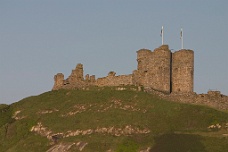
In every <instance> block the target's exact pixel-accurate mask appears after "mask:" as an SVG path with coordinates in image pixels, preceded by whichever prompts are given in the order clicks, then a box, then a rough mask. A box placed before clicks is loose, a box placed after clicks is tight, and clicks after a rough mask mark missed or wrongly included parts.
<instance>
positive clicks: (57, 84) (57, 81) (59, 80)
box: [52, 73, 64, 90]
mask: <svg viewBox="0 0 228 152" xmlns="http://www.w3.org/2000/svg"><path fill="white" fill-rule="evenodd" d="M63 85H64V75H63V74H62V73H57V74H56V75H55V76H54V86H53V88H52V90H58V89H61V88H62V87H63Z"/></svg>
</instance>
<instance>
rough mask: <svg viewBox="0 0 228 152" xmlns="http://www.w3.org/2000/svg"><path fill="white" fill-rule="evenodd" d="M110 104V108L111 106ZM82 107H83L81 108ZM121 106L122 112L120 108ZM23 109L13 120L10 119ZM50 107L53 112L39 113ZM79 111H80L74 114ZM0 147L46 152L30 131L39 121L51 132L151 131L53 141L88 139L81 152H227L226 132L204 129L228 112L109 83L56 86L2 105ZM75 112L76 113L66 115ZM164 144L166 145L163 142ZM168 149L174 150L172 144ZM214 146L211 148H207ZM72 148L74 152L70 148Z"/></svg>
mask: <svg viewBox="0 0 228 152" xmlns="http://www.w3.org/2000/svg"><path fill="white" fill-rule="evenodd" d="M110 106H111V107H110ZM79 107H83V108H84V109H80V108H79ZM124 108H125V110H124ZM105 109H106V110H105ZM16 111H21V112H20V113H18V114H17V117H19V118H20V117H22V118H23V119H21V120H14V119H12V118H11V117H12V116H13V114H14V113H15V112H16ZM45 111H46V112H47V111H52V113H45V114H44V113H43V114H42V112H45ZM77 111H78V113H76V112H77ZM0 112H1V115H0V120H1V121H0V137H1V138H0V147H1V148H0V151H7V150H8V151H17V150H18V149H21V151H23V149H28V150H29V151H45V150H47V149H48V148H50V147H51V146H50V145H49V144H50V141H48V140H47V138H45V137H42V136H40V135H37V134H35V133H34V132H30V131H29V130H30V129H31V128H32V126H34V125H36V124H37V123H38V122H41V123H42V124H43V125H44V126H45V127H47V128H48V129H50V130H52V132H53V133H58V132H63V133H66V132H67V131H69V130H74V131H75V130H77V129H80V130H86V129H94V130H95V129H96V128H98V127H99V128H102V127H112V126H114V127H116V128H124V127H125V126H127V125H131V126H133V127H135V128H139V129H144V128H148V129H149V130H150V131H151V132H150V133H149V134H133V135H130V136H119V137H116V136H113V135H111V134H99V133H93V134H91V135H84V136H82V135H79V136H74V137H68V138H60V139H58V141H57V143H73V142H79V141H83V142H87V143H88V145H87V146H86V147H85V148H84V150H83V151H88V152H89V151H99V152H101V151H107V150H108V149H114V150H116V151H126V152H127V151H138V150H139V149H146V148H147V147H152V150H153V152H154V151H155V152H156V151H167V149H169V151H172V150H173V151H175V152H176V151H178V150H177V149H179V151H213V150H214V151H224V150H225V151H227V149H228V138H227V137H223V136H222V134H223V133H227V130H225V129H224V128H222V129H221V130H220V131H217V132H210V131H208V129H207V127H208V126H209V125H212V124H216V123H219V124H221V125H224V124H225V123H227V122H228V113H226V112H221V111H218V110H215V109H211V108H208V107H204V106H196V105H189V104H181V103H174V102H169V101H166V100H162V99H159V98H157V97H156V96H154V95H151V94H147V93H145V92H137V91H131V88H130V87H129V88H128V89H127V90H124V91H117V90H115V88H113V87H105V88H97V87H94V88H91V89H90V90H87V91H83V90H58V91H50V92H46V93H43V94H41V95H39V96H33V97H28V98H25V99H23V100H21V101H19V102H17V103H14V104H12V105H9V106H7V105H3V106H2V105H0ZM69 112H72V113H73V112H75V113H76V114H74V115H68V114H69ZM162 145H166V146H162ZM170 147H172V148H170ZM211 149H212V150H211ZM71 150H72V151H77V147H75V146H73V147H72V148H71Z"/></svg>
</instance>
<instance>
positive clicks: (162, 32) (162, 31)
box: [161, 26, 164, 45]
mask: <svg viewBox="0 0 228 152" xmlns="http://www.w3.org/2000/svg"><path fill="white" fill-rule="evenodd" d="M161 34H162V45H163V44H164V35H163V34H164V29H163V26H162V30H161Z"/></svg>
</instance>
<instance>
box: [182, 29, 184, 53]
mask: <svg viewBox="0 0 228 152" xmlns="http://www.w3.org/2000/svg"><path fill="white" fill-rule="evenodd" d="M181 49H184V32H183V28H181Z"/></svg>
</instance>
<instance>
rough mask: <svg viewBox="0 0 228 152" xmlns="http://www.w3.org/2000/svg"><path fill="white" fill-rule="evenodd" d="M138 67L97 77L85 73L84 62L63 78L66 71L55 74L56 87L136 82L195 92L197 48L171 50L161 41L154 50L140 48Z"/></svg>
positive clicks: (149, 85) (169, 89) (159, 88)
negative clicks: (126, 72) (194, 50)
mask: <svg viewBox="0 0 228 152" xmlns="http://www.w3.org/2000/svg"><path fill="white" fill-rule="evenodd" d="M137 62H138V66H137V70H134V71H133V72H132V74H128V75H118V76H116V73H115V72H114V71H111V72H109V73H108V75H107V76H106V77H103V78H98V79H96V78H95V75H92V76H89V75H88V74H87V75H85V78H84V74H83V65H82V64H77V66H76V68H75V69H74V70H72V73H71V75H70V76H69V77H68V78H67V79H66V80H64V75H63V74H60V73H58V74H57V75H55V77H54V80H55V84H54V87H53V90H58V89H73V88H83V87H86V86H123V85H135V86H144V87H147V88H152V89H154V90H157V91H161V92H166V93H171V92H193V76H194V75H193V71H194V52H193V51H192V50H179V51H176V52H174V53H172V52H171V51H170V50H169V46H168V45H162V46H160V47H158V48H156V49H154V51H151V50H149V49H140V50H138V51H137Z"/></svg>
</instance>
